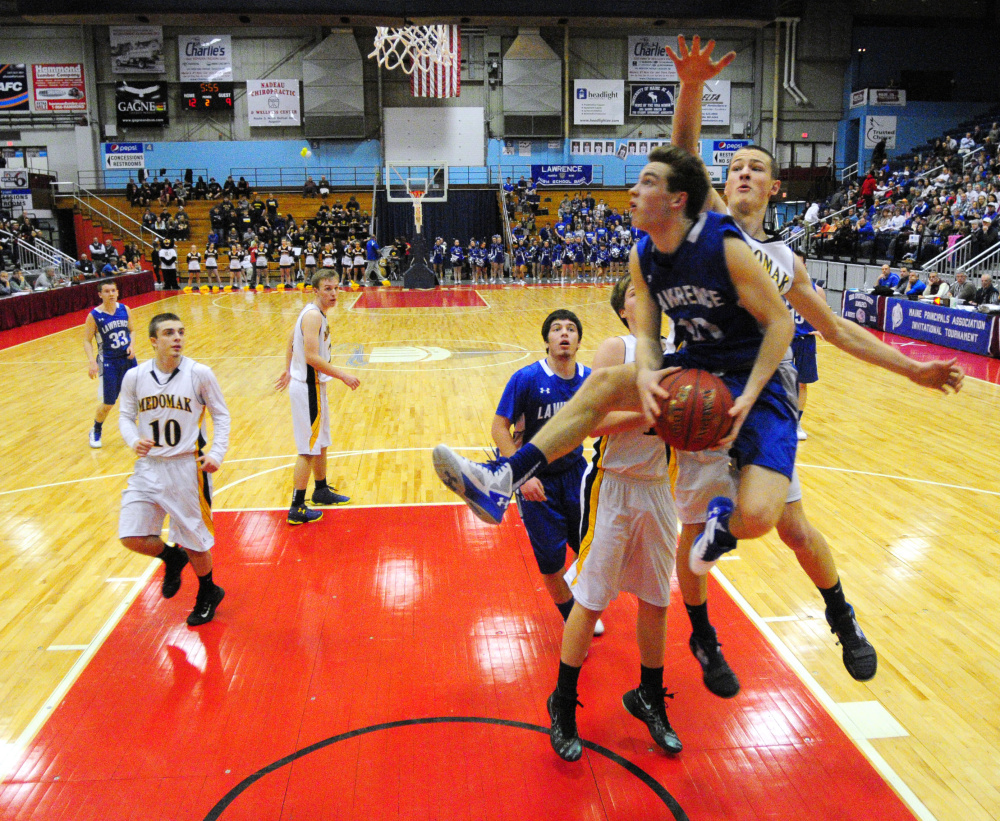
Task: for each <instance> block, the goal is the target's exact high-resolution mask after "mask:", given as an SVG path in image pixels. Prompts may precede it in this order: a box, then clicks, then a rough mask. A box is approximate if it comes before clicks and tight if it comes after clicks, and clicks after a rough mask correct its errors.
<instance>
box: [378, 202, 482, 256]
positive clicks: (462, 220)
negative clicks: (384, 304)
mask: <svg viewBox="0 0 1000 821" xmlns="http://www.w3.org/2000/svg"><path fill="white" fill-rule="evenodd" d="M375 208H376V212H375V213H376V216H377V219H378V228H377V231H378V237H377V239H378V241H379V245H387V244H389V243H392V242H393V241H394V240H395V239H396V237H404V238H405V239H407V240H409V241H411V242H412V240H413V235H414V233H415V231H416V229H415V228H414V225H413V206H412V205H410V203H408V202H389V201H388V200H387V199H386V195H385V191H379V192H378V194H377V199H376V204H375ZM500 225H501V223H500V205H499V203H498V202H497V192H496V190H491V189H486V190H479V191H456V190H451V191H449V192H448V201H447V202H438V203H433V204H427V205H424V228H423V236H424V242H425V244H426V246H427V248H428V249H430V248H431V246H433V244H434V239H435V237H444V239H445V241H446V242H447V243H448V245H451V244H452V241H453V240H456V239H457V240H459V241H460V242H461V243H462V245H463V246H465V245H467V244H468V242H469V240H470V239H472V237H475V238H476V239H477V240H479V241H482V240H486V244H487V245H488V244H489V242H490V238H491V237H492V236H493V235H494V234H499V233H501V228H500Z"/></svg>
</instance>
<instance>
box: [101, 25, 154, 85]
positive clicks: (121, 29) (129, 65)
mask: <svg viewBox="0 0 1000 821" xmlns="http://www.w3.org/2000/svg"><path fill="white" fill-rule="evenodd" d="M111 70H112V72H114V73H115V74H163V72H164V71H166V68H165V67H164V65H163V27H162V26H111Z"/></svg>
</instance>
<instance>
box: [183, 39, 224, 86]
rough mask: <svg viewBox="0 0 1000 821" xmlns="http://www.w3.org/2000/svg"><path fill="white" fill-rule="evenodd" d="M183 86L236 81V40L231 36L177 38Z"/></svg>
mask: <svg viewBox="0 0 1000 821" xmlns="http://www.w3.org/2000/svg"><path fill="white" fill-rule="evenodd" d="M177 72H178V74H179V76H180V80H181V82H189V83H214V82H220V81H229V80H232V79H233V38H232V37H230V36H229V35H228V34H182V35H180V36H179V37H178V38H177Z"/></svg>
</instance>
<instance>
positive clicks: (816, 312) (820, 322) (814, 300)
mask: <svg viewBox="0 0 1000 821" xmlns="http://www.w3.org/2000/svg"><path fill="white" fill-rule="evenodd" d="M785 298H786V299H787V300H788V301H789V302H790V303H791V304H792V307H793V308H795V310H796V311H798V312H799V313H800V314H801V315H802V316H803V318H804V319H805V320H806V321H807V322H808V323H809V324H810V325H812V326H813V327H814V328H815V329H816V330H817V331H819V332H820V333H821V334H823V338H824V339H826V341H827V342H829V343H830V344H831V345H834V346H836V347H837V348H840V349H841V350H842V351H844V352H845V353H849V354H850V355H851V356H853V357H856V358H857V359H860V360H861V361H862V362H867V363H868V364H870V365H875V366H877V367H879V368H885V370H887V371H892V372H893V373H898V374H899V375H900V376H905V377H906V378H907V379H909V380H910V381H911V382H914V383H916V384H917V385H923V386H924V387H925V388H934V389H935V390H939V391H942V392H943V393H947V392H948V391H949V390H952V391H956V392H957V391H960V390H961V389H962V379H963V378H964V374H963V372H962V369H961V368H960V367H959V366H958V360H957V359H948V360H944V359H935V360H933V361H931V362H917V361H916V360H915V359H910V358H909V357H908V356H904V355H903V354H901V353H900V352H899V351H897V350H896V349H895V348H893V347H891V346H889V345H886V344H885V343H884V342H882V341H881V340H879V339H877V338H876V337H875V336H873V335H872V334H870V333H869V332H868V331H866V330H865V329H864V328H862V327H861V326H860V325H856V324H855V323H853V322H849V321H848V320H846V319H844V318H843V317H839V316H837V315H836V314H834V313H833V311H831V310H830V306H829V305H827V304H826V302H825V301H824V300H823V298H822V297H821V296H820V295H819V294H818V293H817V292H816V291H814V290H813V288H812V284H811V283H810V281H809V274H808V273H807V271H806V267H805V265H803V263H802V260H796V262H795V282H794V283H793V285H792V287H791V290H789V292H788V293H787V294H786V295H785Z"/></svg>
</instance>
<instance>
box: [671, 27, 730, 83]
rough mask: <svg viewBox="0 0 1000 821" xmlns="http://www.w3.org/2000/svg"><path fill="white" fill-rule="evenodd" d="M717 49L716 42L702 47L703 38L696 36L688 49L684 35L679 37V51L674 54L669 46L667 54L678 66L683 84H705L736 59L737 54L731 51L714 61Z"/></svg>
mask: <svg viewBox="0 0 1000 821" xmlns="http://www.w3.org/2000/svg"><path fill="white" fill-rule="evenodd" d="M714 48H715V40H709V41H708V42H707V43H705V48H702V47H701V38H700V37H699V36H698V35H695V36H694V37H692V38H691V48H690V49H688V46H687V42H686V41H685V40H684V35H683V34H679V35H677V51H679V52H680V56H679V57H678V56H677V54H676V53H675V52H674V50H673V49H672V48H670V46H667V54H669V55H670V59H671V60H673V61H674V65H675V66H677V76H678V77H679V78H680V81H681V82H682V83H704V82H705V81H706V80H711V79H712V78H714V77H715V76H717V75H718V74H719V72H721V71H722V69H724V68H725V67H726V66H728V65H729V64H730V63H731V62H732V61H733V60H735V59H736V52H735V51H730V52H729V53H728V54H726V55H724V56H723V57H720V58H719V59H718V60H713V59H712V50H713V49H714Z"/></svg>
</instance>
